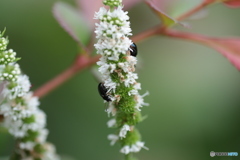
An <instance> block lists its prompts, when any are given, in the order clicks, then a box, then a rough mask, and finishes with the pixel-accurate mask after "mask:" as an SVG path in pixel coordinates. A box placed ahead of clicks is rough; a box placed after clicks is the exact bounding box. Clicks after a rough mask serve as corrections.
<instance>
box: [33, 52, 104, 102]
mask: <svg viewBox="0 0 240 160" xmlns="http://www.w3.org/2000/svg"><path fill="white" fill-rule="evenodd" d="M98 59H99V56H95V57H91V58H90V57H88V56H87V55H79V56H78V57H77V58H76V61H75V63H73V65H71V66H70V67H69V68H67V69H66V70H65V71H63V72H62V73H61V74H59V75H58V76H56V77H55V78H53V79H52V80H50V81H49V82H47V83H46V84H44V85H43V86H41V87H40V88H39V89H37V90H36V91H35V92H34V96H37V97H39V98H41V97H43V96H45V95H46V94H48V93H49V92H51V91H52V90H54V89H55V88H57V87H58V86H60V85H61V84H63V83H64V82H65V81H67V80H68V79H70V78H71V77H73V76H74V75H75V74H76V73H77V72H80V71H82V70H84V69H85V68H87V67H89V66H92V65H93V64H95V63H96V62H97V61H98Z"/></svg>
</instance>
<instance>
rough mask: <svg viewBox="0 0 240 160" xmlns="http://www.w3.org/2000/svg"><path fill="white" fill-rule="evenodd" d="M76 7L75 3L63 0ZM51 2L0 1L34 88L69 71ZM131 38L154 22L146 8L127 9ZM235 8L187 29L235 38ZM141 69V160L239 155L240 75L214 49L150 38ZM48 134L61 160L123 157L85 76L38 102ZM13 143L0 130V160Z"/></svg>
mask: <svg viewBox="0 0 240 160" xmlns="http://www.w3.org/2000/svg"><path fill="white" fill-rule="evenodd" d="M65 1H66V2H68V3H70V4H72V5H75V3H74V1H73V0H65ZM55 2H57V0H47V1H46V0H43V1H37V0H1V2H0V30H3V29H4V27H7V32H6V35H8V36H9V39H10V44H9V47H10V48H13V49H14V50H15V51H16V52H17V53H18V56H19V57H22V59H21V60H20V61H19V63H20V65H21V68H22V70H23V71H24V72H25V73H26V74H27V75H28V76H29V77H30V80H31V82H32V84H33V87H32V89H33V90H35V89H37V88H38V87H40V86H41V85H42V84H44V83H45V82H47V81H48V80H49V79H51V78H53V77H54V76H56V75H57V74H59V73H60V72H61V71H62V70H64V69H65V68H66V67H68V66H69V65H70V64H71V63H72V61H73V59H74V57H75V56H76V54H77V52H78V47H77V45H76V43H75V42H74V40H72V38H71V37H70V36H69V35H68V34H67V33H66V32H65V31H64V30H63V29H62V28H61V27H60V26H59V25H58V23H57V22H56V20H55V19H54V18H53V15H52V7H53V5H54V3H55ZM129 14H130V17H131V26H132V29H133V33H134V34H137V33H139V32H141V31H143V30H145V29H147V28H150V27H152V26H154V25H156V24H158V23H159V21H158V19H157V17H156V16H155V15H154V14H153V13H152V11H151V10H150V9H149V8H148V7H147V6H146V5H145V4H139V5H137V6H135V7H134V8H132V9H131V10H130V11H129ZM239 17H240V10H239V9H229V8H227V7H225V6H223V5H215V6H211V7H210V8H209V15H208V17H206V18H205V19H201V20H198V21H191V22H190V23H191V26H192V29H191V30H190V31H191V32H197V33H203V34H206V35H212V36H240V29H239V28H240V21H239V20H240V19H239ZM184 30H185V29H184ZM138 48H139V55H140V58H141V63H142V67H141V69H140V70H138V73H139V77H140V78H139V81H140V82H141V83H142V91H141V93H144V92H145V91H146V90H148V91H149V92H150V96H148V97H146V98H145V100H146V102H149V103H150V106H149V107H145V108H143V110H142V111H143V115H148V118H147V119H146V120H145V121H144V122H142V123H140V124H139V125H138V128H139V129H140V131H141V133H142V136H143V141H145V142H146V146H147V147H149V148H150V150H149V151H145V150H142V151H141V152H140V153H139V154H138V155H137V156H138V157H139V159H140V160H203V159H204V160H207V159H219V160H233V159H238V158H237V157H214V158H211V157H210V156H209V153H210V151H216V152H238V153H239V154H240V116H239V113H240V97H239V96H240V73H239V72H238V71H237V70H236V69H235V68H234V67H233V66H232V65H231V64H230V63H229V62H228V60H226V59H225V58H224V57H223V56H222V55H220V54H219V53H218V52H216V51H215V50H212V49H209V48H206V47H204V46H200V45H198V44H193V43H190V42H186V41H181V40H175V39H170V38H167V37H154V38H151V39H148V40H146V41H143V42H141V43H138ZM41 108H42V109H43V110H44V111H45V112H46V114H47V118H48V119H47V120H48V125H47V128H48V129H49V130H50V134H49V138H48V140H49V141H50V142H53V143H54V144H55V145H56V147H57V151H58V153H59V154H61V155H68V156H70V157H73V158H74V159H76V160H80V159H86V160H93V159H100V160H112V159H115V160H117V159H119V160H120V159H121V158H122V155H121V154H120V153H119V149H120V148H119V146H114V147H111V146H110V145H109V141H108V140H107V138H106V137H107V135H108V134H110V133H113V132H114V130H112V129H109V128H107V126H106V122H107V120H108V117H107V114H106V113H105V112H104V104H103V100H102V99H101V97H100V96H99V95H98V91H97V82H96V81H95V79H94V78H93V76H92V75H91V73H90V72H89V70H85V71H84V72H82V73H80V74H77V75H76V76H75V77H74V78H73V79H71V80H70V81H68V82H67V83H65V84H64V85H62V86H61V87H59V88H58V89H56V90H55V91H53V92H52V93H50V94H49V95H48V96H46V97H44V98H43V99H41ZM13 146H14V140H13V138H12V137H11V136H10V135H9V134H8V133H7V132H6V131H5V130H4V129H2V128H1V129H0V156H8V155H9V154H11V152H12V150H13Z"/></svg>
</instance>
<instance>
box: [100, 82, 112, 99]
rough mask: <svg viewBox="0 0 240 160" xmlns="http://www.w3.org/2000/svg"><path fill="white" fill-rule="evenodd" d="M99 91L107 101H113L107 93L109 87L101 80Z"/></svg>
mask: <svg viewBox="0 0 240 160" xmlns="http://www.w3.org/2000/svg"><path fill="white" fill-rule="evenodd" d="M98 92H99V94H100V96H101V97H102V98H103V99H104V100H106V101H107V102H110V101H112V100H111V98H110V97H109V95H108V94H107V88H106V87H105V86H104V84H103V83H102V82H100V83H99V85H98Z"/></svg>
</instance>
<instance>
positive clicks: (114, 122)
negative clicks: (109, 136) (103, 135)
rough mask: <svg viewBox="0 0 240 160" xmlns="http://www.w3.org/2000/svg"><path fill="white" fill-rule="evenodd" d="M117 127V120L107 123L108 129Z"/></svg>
mask: <svg viewBox="0 0 240 160" xmlns="http://www.w3.org/2000/svg"><path fill="white" fill-rule="evenodd" d="M115 125H116V119H115V118H113V119H110V120H109V121H108V122H107V126H108V128H111V127H113V126H115Z"/></svg>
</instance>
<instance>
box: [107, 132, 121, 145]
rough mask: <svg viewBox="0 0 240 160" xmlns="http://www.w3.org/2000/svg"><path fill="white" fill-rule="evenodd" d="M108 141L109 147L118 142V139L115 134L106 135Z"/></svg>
mask: <svg viewBox="0 0 240 160" xmlns="http://www.w3.org/2000/svg"><path fill="white" fill-rule="evenodd" d="M108 140H110V141H111V142H110V145H111V146H113V145H114V144H115V143H116V142H117V141H118V140H119V137H118V136H117V135H115V134H109V135H108Z"/></svg>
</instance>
